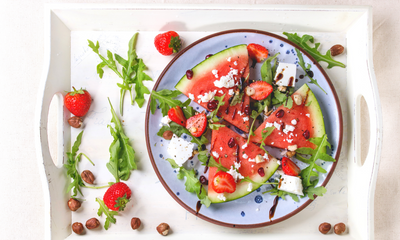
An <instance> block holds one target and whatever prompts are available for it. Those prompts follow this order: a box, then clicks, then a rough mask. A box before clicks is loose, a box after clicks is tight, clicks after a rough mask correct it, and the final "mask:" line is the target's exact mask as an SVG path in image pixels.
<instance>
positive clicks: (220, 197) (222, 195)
mask: <svg viewBox="0 0 400 240" xmlns="http://www.w3.org/2000/svg"><path fill="white" fill-rule="evenodd" d="M217 198H218V199H219V200H221V201H224V202H225V201H226V197H225V195H224V194H223V193H220V194H218V196H217Z"/></svg>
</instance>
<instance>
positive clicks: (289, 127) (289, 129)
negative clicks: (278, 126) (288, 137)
mask: <svg viewBox="0 0 400 240" xmlns="http://www.w3.org/2000/svg"><path fill="white" fill-rule="evenodd" d="M293 130H294V126H292V125H285V129H283V132H284V133H285V134H288V133H289V132H293Z"/></svg>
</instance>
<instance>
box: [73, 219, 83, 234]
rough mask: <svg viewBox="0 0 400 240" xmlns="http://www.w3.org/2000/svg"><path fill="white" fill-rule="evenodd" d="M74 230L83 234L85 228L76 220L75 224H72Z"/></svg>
mask: <svg viewBox="0 0 400 240" xmlns="http://www.w3.org/2000/svg"><path fill="white" fill-rule="evenodd" d="M72 231H74V233H76V234H79V235H81V234H83V231H84V228H83V225H82V223H80V222H75V223H74V224H72Z"/></svg>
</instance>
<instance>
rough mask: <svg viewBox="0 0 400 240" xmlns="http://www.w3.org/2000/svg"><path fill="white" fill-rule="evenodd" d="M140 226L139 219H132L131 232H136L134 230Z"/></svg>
mask: <svg viewBox="0 0 400 240" xmlns="http://www.w3.org/2000/svg"><path fill="white" fill-rule="evenodd" d="M141 224H142V221H140V218H137V217H133V218H132V219H131V227H132V229H133V230H136V229H138V228H140V225H141Z"/></svg>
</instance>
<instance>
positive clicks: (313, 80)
mask: <svg viewBox="0 0 400 240" xmlns="http://www.w3.org/2000/svg"><path fill="white" fill-rule="evenodd" d="M296 53H297V56H298V57H299V65H300V67H301V68H302V69H303V71H304V72H305V73H306V75H307V76H308V78H309V79H310V83H312V84H315V85H317V86H318V87H319V88H320V89H321V90H322V91H323V92H324V93H325V94H327V93H326V92H325V90H324V89H323V88H322V87H321V86H320V85H319V84H318V82H317V80H315V79H314V78H312V77H311V76H310V75H309V74H308V71H309V70H310V68H311V65H310V64H308V65H307V67H306V65H305V63H304V59H303V54H301V52H300V50H299V49H297V48H296Z"/></svg>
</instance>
